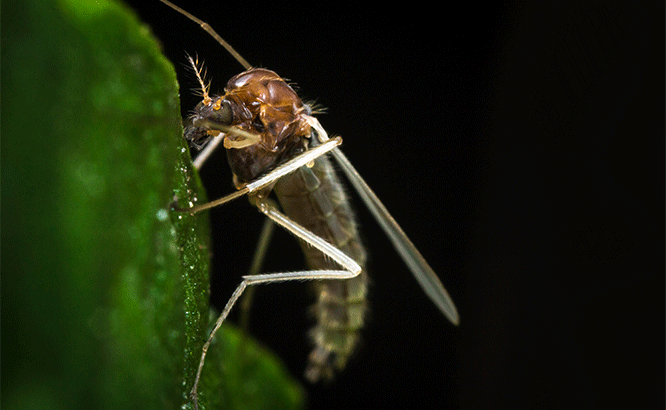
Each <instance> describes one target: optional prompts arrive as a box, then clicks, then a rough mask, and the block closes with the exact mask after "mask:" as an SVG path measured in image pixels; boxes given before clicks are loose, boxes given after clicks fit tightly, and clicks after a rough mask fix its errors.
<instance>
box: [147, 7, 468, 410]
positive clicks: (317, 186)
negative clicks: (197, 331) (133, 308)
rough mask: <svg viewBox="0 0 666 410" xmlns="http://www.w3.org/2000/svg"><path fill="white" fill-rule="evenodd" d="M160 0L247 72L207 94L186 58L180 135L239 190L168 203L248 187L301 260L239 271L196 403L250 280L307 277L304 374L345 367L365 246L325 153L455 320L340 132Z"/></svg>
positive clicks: (358, 318) (311, 376)
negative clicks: (294, 241)
mask: <svg viewBox="0 0 666 410" xmlns="http://www.w3.org/2000/svg"><path fill="white" fill-rule="evenodd" d="M160 1H162V2H163V3H165V4H166V5H168V6H170V7H171V8H173V9H175V10H176V11H178V12H179V13H181V14H183V15H185V16H186V17H188V18H189V19H191V20H192V21H194V22H196V23H197V24H199V25H200V26H201V27H202V28H203V29H204V30H205V31H206V32H208V33H209V34H210V35H211V36H212V37H214V38H215V39H216V40H217V41H218V42H219V43H220V44H221V45H222V46H223V47H225V48H226V49H227V50H228V51H229V52H230V53H231V54H232V55H233V56H234V57H235V58H236V60H238V62H239V63H240V64H241V65H243V67H244V68H245V70H246V71H244V72H242V73H240V74H238V75H236V76H234V77H233V78H231V79H230V80H229V81H228V83H227V86H226V88H225V94H224V95H210V94H209V84H206V82H205V79H204V77H205V75H203V74H202V68H201V67H200V66H199V64H198V62H197V61H195V60H194V59H192V58H191V57H188V58H189V60H190V64H191V65H192V66H193V68H194V71H195V73H196V76H197V78H198V81H199V83H200V87H201V95H202V97H203V99H202V101H201V102H200V103H199V104H198V105H197V106H196V107H195V109H194V111H193V114H192V115H191V117H190V120H191V125H188V126H187V127H186V129H185V137H186V139H188V140H189V141H190V142H192V143H193V144H194V145H195V146H197V147H204V146H205V148H204V149H203V151H202V152H201V154H200V155H199V156H198V157H197V158H196V159H195V161H194V164H195V166H196V167H197V168H198V167H201V166H202V165H203V163H204V162H205V161H206V159H207V158H208V156H209V155H210V153H211V152H212V151H213V150H214V149H215V148H216V147H217V146H218V144H220V143H222V145H223V146H224V148H225V149H226V152H227V159H228V162H229V165H230V167H231V170H232V172H233V176H234V177H233V178H234V185H235V187H236V188H237V191H236V192H234V193H232V194H230V195H227V196H225V197H223V198H221V199H218V200H214V201H212V202H209V203H207V204H202V205H197V206H194V207H191V208H186V209H182V208H177V207H175V209H176V210H177V211H181V212H190V213H196V212H200V211H203V210H206V209H210V208H212V207H215V206H219V205H222V204H224V203H226V202H229V201H231V200H233V199H236V198H239V197H241V196H244V195H247V196H248V198H249V200H250V202H251V203H252V204H253V205H254V206H255V207H256V208H257V209H258V210H259V211H260V212H261V213H263V214H264V215H265V216H266V217H267V218H268V219H269V220H270V221H272V223H274V224H276V225H278V226H281V227H282V228H284V229H286V230H287V231H289V232H291V233H292V234H294V235H295V236H297V237H298V238H299V239H300V243H301V247H302V250H303V252H304V254H305V257H306V260H307V264H308V268H309V270H303V271H297V272H280V273H269V274H252V275H247V276H244V277H243V280H242V282H241V284H240V285H239V286H238V287H237V288H236V290H235V291H234V293H233V294H232V296H231V298H230V299H229V301H228V302H227V304H226V306H225V307H224V309H223V311H222V313H221V314H220V316H219V318H218V319H217V321H216V323H215V326H214V328H213V330H212V331H211V333H210V336H209V337H208V339H207V341H206V343H205V344H204V347H203V350H202V354H201V360H200V363H199V367H198V370H197V375H196V378H195V381H194V385H193V387H192V390H191V398H192V400H193V401H194V405H195V408H196V407H197V406H198V405H197V388H198V384H199V380H200V377H201V371H202V369H203V366H204V362H205V357H206V352H207V350H208V347H209V346H210V343H211V341H212V339H213V337H214V335H215V333H216V332H217V330H218V329H219V328H220V326H221V325H222V323H223V322H224V320H225V319H226V318H227V316H228V314H229V312H230V311H231V309H232V307H233V306H234V305H235V303H236V302H237V301H238V299H239V298H240V296H241V295H242V294H243V293H244V291H245V290H246V289H247V288H248V287H249V286H252V285H257V284H268V283H277V282H285V281H292V280H308V281H310V282H311V283H312V285H313V286H314V287H315V290H316V294H317V296H318V300H317V302H316V304H315V309H314V311H315V315H316V319H317V324H316V325H315V327H314V328H313V329H312V331H311V338H312V341H313V344H314V348H313V350H312V352H311V354H310V356H309V363H308V367H307V369H306V371H305V377H306V378H307V379H308V380H309V381H311V382H316V381H319V380H324V379H330V378H331V377H332V376H333V374H334V372H335V371H336V370H342V369H343V368H344V367H345V365H346V363H347V360H348V359H349V357H350V355H351V353H352V352H353V351H354V349H355V348H356V345H357V343H358V341H359V335H360V330H361V328H362V327H363V324H364V321H365V316H366V312H367V308H368V306H367V301H366V293H367V282H368V276H367V273H366V269H365V260H366V254H365V250H364V248H363V246H362V245H361V242H360V240H359V235H358V232H357V229H356V223H355V219H354V215H353V213H352V211H351V207H350V205H349V201H348V199H347V197H346V195H345V193H344V191H343V188H342V186H341V183H340V181H339V179H338V177H337V175H336V173H335V170H334V169H333V167H332V164H331V161H330V159H329V157H328V154H330V156H331V157H332V158H333V160H334V161H335V162H336V163H337V164H338V165H339V167H340V169H341V170H342V171H343V173H344V174H345V175H346V177H347V179H348V180H349V181H350V182H351V184H352V186H353V187H354V188H355V190H356V191H357V192H358V194H359V196H360V197H361V199H362V200H363V202H364V203H365V205H366V206H367V207H368V209H369V210H370V211H371V213H372V214H373V216H374V217H375V219H376V220H377V222H378V223H379V225H380V226H381V227H382V229H383V230H384V232H385V233H386V235H387V236H388V237H389V239H390V240H391V242H392V244H393V246H394V247H395V249H396V250H397V251H398V253H399V254H400V256H401V258H402V259H403V260H404V262H405V263H406V264H407V266H408V268H409V270H410V271H411V272H412V274H413V275H414V277H415V278H416V280H417V281H418V283H419V284H420V285H421V287H422V288H423V290H424V292H425V293H426V295H428V297H429V298H430V299H431V300H432V301H433V302H434V303H435V305H436V306H437V307H438V308H439V309H440V311H441V312H442V313H443V314H444V315H445V316H446V317H447V318H448V319H449V320H450V321H451V322H452V323H453V324H456V325H457V324H458V322H459V316H458V312H457V310H456V307H455V305H454V303H453V301H452V300H451V298H450V296H449V295H448V293H447V291H446V290H445V288H444V286H443V285H442V283H441V281H440V280H439V278H438V277H437V275H436V274H435V273H434V271H433V270H432V268H431V267H430V266H429V265H428V263H427V262H426V261H425V259H424V258H423V256H421V254H420V253H419V251H418V250H417V249H416V247H415V246H414V245H413V244H412V242H411V241H410V240H409V239H408V238H407V236H406V235H405V233H404V232H403V231H402V229H401V228H400V226H399V225H398V224H397V223H396V222H395V220H394V219H393V218H392V217H391V215H390V214H389V213H388V211H387V210H386V208H385V207H384V205H383V204H382V203H381V201H380V200H379V199H378V198H377V196H376V195H375V193H374V192H373V191H372V190H371V189H370V187H369V186H368V185H367V184H366V182H365V181H364V180H363V179H362V178H361V176H360V175H359V174H358V172H357V171H356V169H355V168H354V167H353V166H352V164H351V163H350V162H349V160H348V159H347V158H346V157H345V155H344V154H343V153H342V152H341V151H340V149H339V146H340V144H341V143H342V139H341V138H340V137H335V138H329V136H328V134H327V132H326V131H325V130H324V128H323V127H322V126H321V124H320V123H319V121H318V120H317V119H316V118H315V116H314V114H313V111H312V108H311V107H310V106H309V105H307V104H305V103H303V102H302V101H301V99H300V98H299V97H298V95H297V94H296V92H295V91H294V90H293V89H292V88H291V87H290V86H289V84H287V82H285V81H284V80H283V79H282V78H281V77H280V76H279V75H277V74H276V73H274V72H273V71H270V70H267V69H262V68H252V67H251V66H250V64H249V63H248V62H247V61H245V60H244V59H243V58H242V57H241V56H240V55H239V54H238V53H237V52H236V51H235V50H234V49H233V48H232V47H231V46H230V45H229V44H228V43H226V41H224V40H223V39H222V38H221V37H220V36H219V35H218V34H217V33H216V32H215V31H214V30H213V29H212V28H211V27H210V26H209V25H208V24H207V23H205V22H203V21H201V20H200V19H198V18H196V17H194V16H193V15H191V14H189V13H187V12H186V11H184V10H182V9H180V8H179V7H177V6H176V5H174V4H172V3H170V2H169V1H168V0H160ZM206 144H208V145H206ZM271 193H274V194H275V196H276V197H277V199H278V202H277V203H276V202H275V201H274V200H272V199H271V198H269V195H270V194H271ZM278 203H279V205H278ZM262 236H263V235H262Z"/></svg>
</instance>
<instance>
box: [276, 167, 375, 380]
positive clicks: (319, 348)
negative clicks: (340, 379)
mask: <svg viewBox="0 0 666 410" xmlns="http://www.w3.org/2000/svg"><path fill="white" fill-rule="evenodd" d="M274 191H275V193H276V194H277V197H278V200H279V201H280V205H281V206H282V209H283V210H284V212H285V214H286V215H288V216H289V217H290V218H292V219H293V220H294V221H296V222H297V223H299V224H301V225H302V226H304V227H305V228H307V229H309V230H310V231H312V232H313V233H315V234H317V235H318V236H320V237H322V238H324V239H326V240H327V241H329V242H330V243H331V244H333V245H335V246H336V247H337V248H339V249H340V250H342V251H343V252H344V253H345V254H347V255H348V256H349V257H351V258H353V259H354V260H355V261H356V262H357V263H358V264H359V265H360V266H361V268H362V269H363V270H362V272H361V273H360V274H359V275H358V276H356V277H354V278H352V279H346V280H324V281H322V280H320V281H313V282H312V285H311V286H312V289H313V290H314V292H315V294H316V296H317V302H316V303H315V305H314V306H312V312H313V313H314V315H315V316H316V320H317V324H316V325H315V326H314V327H313V328H312V329H311V331H310V337H311V339H312V341H313V343H314V345H315V346H314V349H313V351H312V353H311V354H310V357H309V364H308V368H307V369H306V371H305V377H306V378H307V379H308V380H310V381H311V382H316V381H318V380H320V379H330V378H332V377H333V375H334V370H336V369H337V370H342V369H343V368H344V367H345V365H346V363H347V360H348V359H349V356H350V355H351V354H352V352H353V351H354V349H355V347H356V346H357V344H358V342H359V338H360V329H361V328H362V327H363V323H364V320H365V316H366V312H367V309H368V304H367V300H366V293H367V282H368V276H367V274H366V269H365V260H366V253H365V249H364V248H363V245H362V244H361V241H360V239H359V236H358V232H357V230H356V221H355V218H354V214H353V212H352V210H351V207H350V206H349V202H348V200H347V196H346V194H345V192H344V188H343V187H342V185H341V184H340V181H339V180H338V177H337V175H336V174H335V170H334V169H333V167H332V165H331V163H330V161H329V160H328V159H327V158H319V159H317V160H316V161H315V165H314V166H313V167H312V168H307V167H303V168H301V169H299V170H298V171H296V172H294V173H292V174H290V175H288V176H286V177H283V178H282V179H280V180H279V181H278V183H277V184H276V185H275V187H274ZM301 246H302V248H303V252H304V253H305V257H306V259H307V263H308V267H309V268H310V269H313V270H340V269H343V268H342V267H341V266H339V265H338V264H337V263H335V262H333V261H332V260H331V259H330V258H328V257H326V256H325V255H324V254H323V253H322V252H320V251H319V250H317V249H315V248H313V247H312V246H309V245H307V244H305V243H304V242H302V241H301Z"/></svg>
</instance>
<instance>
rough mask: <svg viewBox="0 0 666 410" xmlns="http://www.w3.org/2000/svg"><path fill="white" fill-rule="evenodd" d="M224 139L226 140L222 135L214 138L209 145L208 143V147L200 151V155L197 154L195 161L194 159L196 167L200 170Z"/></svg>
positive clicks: (193, 163) (193, 162)
mask: <svg viewBox="0 0 666 410" xmlns="http://www.w3.org/2000/svg"><path fill="white" fill-rule="evenodd" d="M222 140H224V137H223V136H222V135H219V136H217V137H215V138H213V140H212V141H211V142H209V143H208V145H206V147H205V148H204V149H203V150H202V151H201V152H199V155H197V157H196V158H195V159H194V161H192V165H194V168H196V169H197V170H200V169H201V167H202V166H203V164H204V162H206V160H207V159H208V157H210V155H211V154H212V153H213V151H215V149H216V148H217V146H218V145H220V143H221V142H222Z"/></svg>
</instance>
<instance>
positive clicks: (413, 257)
mask: <svg viewBox="0 0 666 410" xmlns="http://www.w3.org/2000/svg"><path fill="white" fill-rule="evenodd" d="M331 154H332V155H333V157H334V158H335V160H336V161H337V162H338V164H340V167H342V170H343V172H344V173H345V175H346V176H347V178H348V179H349V182H351V184H352V185H353V186H354V188H355V189H356V192H358V194H359V195H360V196H361V198H362V199H363V202H365V204H366V206H367V207H368V209H370V212H372V215H373V216H374V217H375V219H376V220H377V222H378V223H379V225H380V226H381V227H382V229H384V232H385V233H386V235H387V236H388V237H389V239H390V240H391V242H392V243H393V246H394V247H395V249H396V250H397V251H398V253H399V254H400V256H401V257H402V260H403V261H405V263H406V264H407V266H408V267H409V270H410V271H411V272H412V274H413V275H414V277H415V278H416V280H417V281H418V282H419V285H421V288H423V291H424V292H425V293H426V295H428V297H429V298H430V300H432V301H433V302H434V303H435V305H437V307H438V308H439V310H441V311H442V313H444V316H446V317H447V318H448V319H449V320H450V321H451V323H453V324H454V325H458V323H459V322H460V317H459V316H458V310H457V309H456V306H455V304H454V303H453V300H452V299H451V296H449V294H448V292H447V291H446V289H445V288H444V285H442V282H441V281H440V280H439V278H438V277H437V275H436V274H435V272H434V271H433V270H432V268H431V267H430V265H428V262H426V260H425V259H424V258H423V256H422V255H421V253H420V252H419V251H418V249H416V247H415V246H414V244H413V243H412V241H410V240H409V238H408V237H407V235H405V233H404V232H403V230H402V228H400V225H398V223H397V222H396V221H395V219H393V217H392V216H391V214H389V212H388V210H387V209H386V207H385V206H384V204H382V202H381V201H380V200H379V198H378V197H377V195H375V193H374V192H373V191H372V189H370V187H369V186H368V184H367V183H366V182H365V181H364V180H363V178H362V177H361V175H360V174H359V173H358V171H356V169H355V168H354V166H353V165H352V164H351V162H349V160H348V159H347V157H346V156H345V155H344V154H343V153H342V151H340V149H339V148H335V149H333V150H332V151H331Z"/></svg>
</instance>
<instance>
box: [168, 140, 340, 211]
mask: <svg viewBox="0 0 666 410" xmlns="http://www.w3.org/2000/svg"><path fill="white" fill-rule="evenodd" d="M340 144H342V138H340V137H335V138H331V139H329V140H326V142H324V143H323V144H321V145H319V146H317V147H315V148H312V149H310V150H308V151H305V152H303V153H301V154H299V155H298V156H297V157H295V158H293V159H291V160H289V161H287V162H285V163H284V164H282V165H280V166H279V167H277V168H275V169H274V170H272V171H271V172H269V173H268V174H266V175H264V176H262V177H260V178H257V179H255V180H254V181H252V182H250V183H248V184H247V185H245V186H244V187H243V188H241V189H239V190H238V191H236V192H234V193H233V194H229V195H227V196H225V197H223V198H220V199H217V200H215V201H211V202H208V203H207V204H202V205H196V206H193V207H190V208H180V207H178V205H176V204H173V205H172V206H173V208H174V209H175V210H176V211H180V212H189V213H192V214H194V213H197V212H201V211H204V210H206V209H210V208H213V207H216V206H218V205H222V204H224V203H226V202H229V201H231V200H233V199H236V198H238V197H241V196H243V195H245V194H249V193H251V192H255V191H257V190H259V189H261V188H264V187H266V186H268V185H270V184H272V183H273V182H275V181H277V180H278V179H280V178H282V177H283V176H285V175H287V174H290V173H292V172H294V171H296V170H297V169H298V168H300V167H302V166H304V165H306V164H308V163H310V162H311V161H314V160H315V159H317V158H319V157H321V156H322V155H324V154H326V153H327V152H329V151H331V150H333V149H335V148H336V147H337V146H339V145H340Z"/></svg>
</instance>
